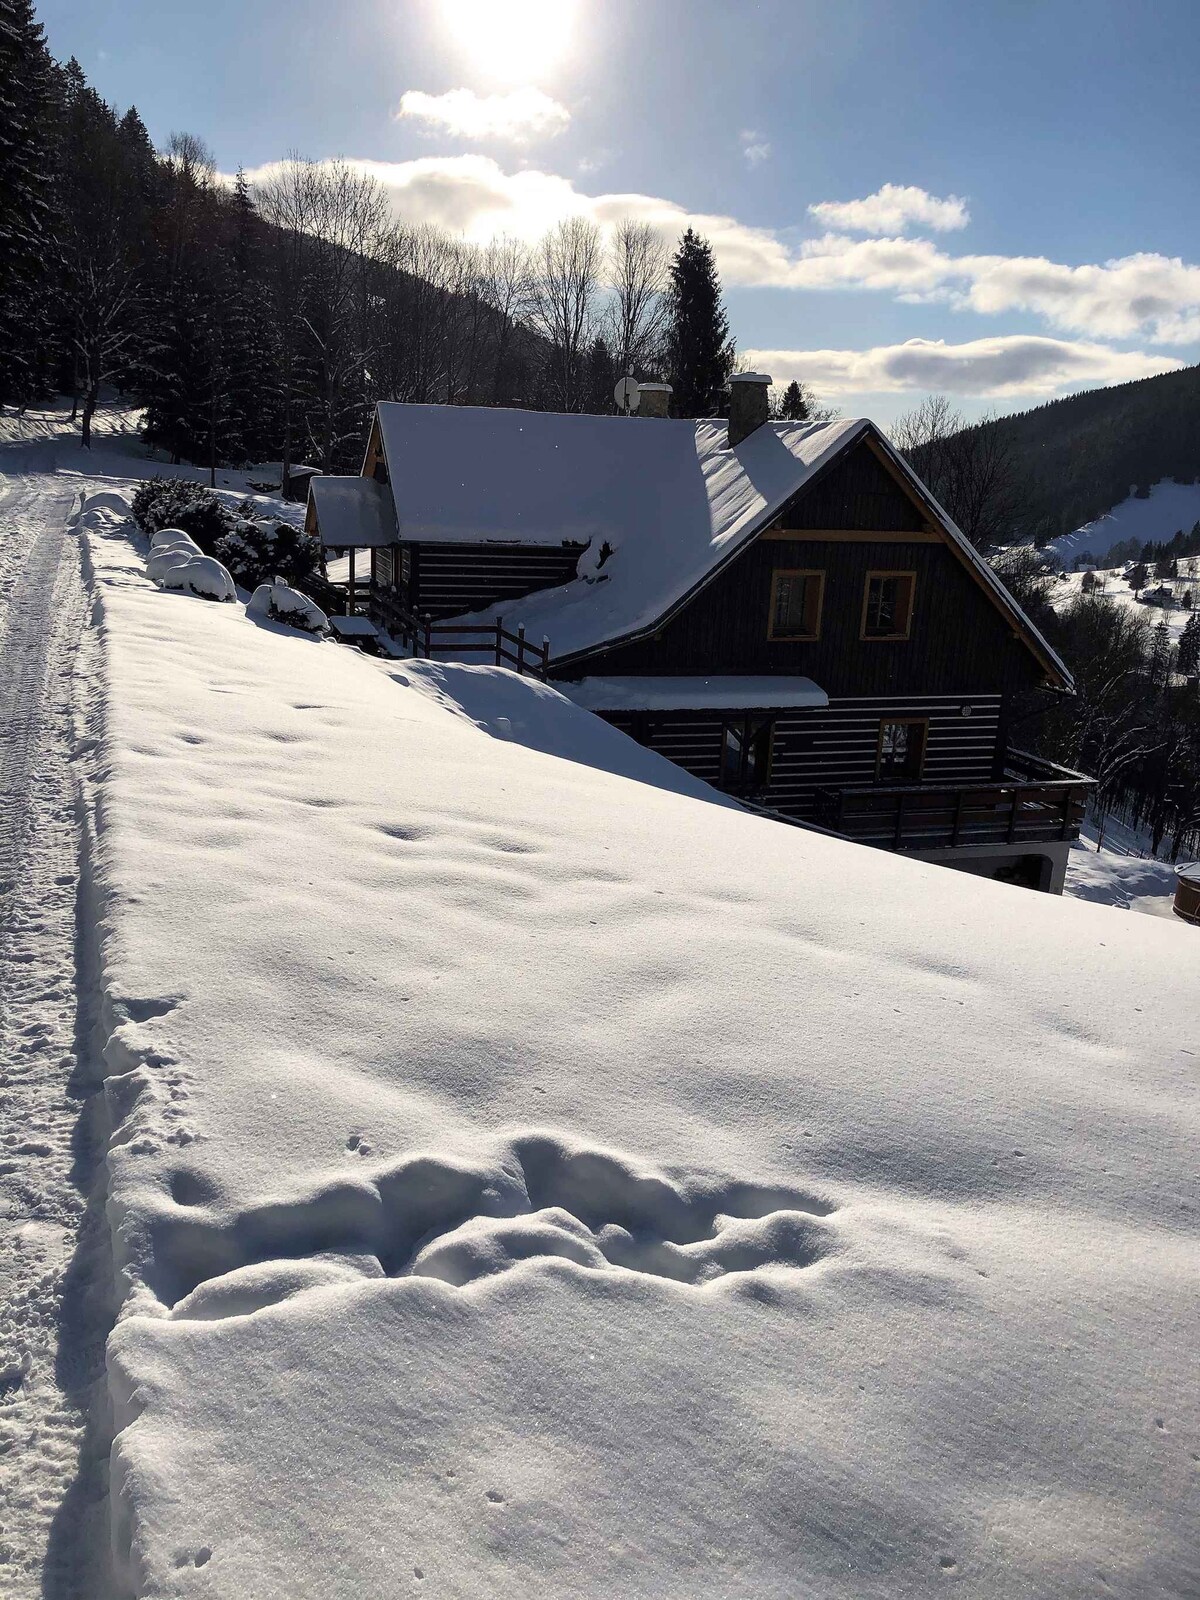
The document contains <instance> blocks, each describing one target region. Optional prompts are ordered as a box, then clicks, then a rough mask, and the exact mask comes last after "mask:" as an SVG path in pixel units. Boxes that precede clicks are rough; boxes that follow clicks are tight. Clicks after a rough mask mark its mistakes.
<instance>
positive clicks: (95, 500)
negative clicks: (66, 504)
mask: <svg viewBox="0 0 1200 1600" xmlns="http://www.w3.org/2000/svg"><path fill="white" fill-rule="evenodd" d="M129 509H130V507H129V500H128V497H127V496H125V495H123V494H118V492H117V491H116V490H115V489H99V490H97V492H96V493H95V494H89V495H88V497H87V499H86V500H85V501H84V502H83V505H82V507H81V510H83V511H113V512H115V513H116V515H117V516H118V517H127V516H128V515H129Z"/></svg>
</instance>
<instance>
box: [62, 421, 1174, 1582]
mask: <svg viewBox="0 0 1200 1600" xmlns="http://www.w3.org/2000/svg"><path fill="white" fill-rule="evenodd" d="M630 426H631V427H636V426H637V424H630ZM661 426H663V427H670V426H671V424H667V423H664V424H661ZM83 537H84V539H85V541H86V545H87V551H88V560H89V565H90V571H91V584H92V591H93V593H92V607H93V612H92V614H93V616H94V617H95V618H96V625H97V627H98V629H99V637H100V639H101V641H102V643H103V647H104V663H105V665H104V675H103V684H104V693H105V719H104V723H103V727H102V729H101V731H100V734H99V742H98V744H97V747H96V750H95V753H94V762H95V777H94V784H95V787H94V789H91V790H90V791H89V795H88V805H87V810H86V816H87V827H88V836H89V845H88V849H89V856H90V859H91V860H92V862H93V863H94V865H93V868H92V870H91V874H90V881H91V883H92V885H93V891H92V892H93V893H94V895H95V897H96V899H95V904H94V906H92V908H91V910H90V912H89V915H91V916H92V917H94V918H95V920H96V925H97V927H98V929H99V930H100V932H101V935H102V941H103V942H102V972H101V978H100V981H101V984H102V993H103V1001H104V1016H105V1019H106V1032H107V1043H106V1046H105V1056H106V1060H107V1062H108V1071H109V1075H110V1076H109V1081H108V1090H107V1095H108V1102H109V1107H110V1113H111V1117H112V1121H113V1125H114V1128H115V1133H114V1138H113V1143H112V1146H111V1149H110V1152H109V1156H108V1169H109V1195H108V1215H109V1219H110V1223H111V1226H112V1230H113V1243H114V1251H115V1263H116V1267H117V1270H118V1273H119V1275H120V1282H121V1285H122V1292H123V1294H124V1296H125V1298H124V1304H123V1308H122V1316H121V1320H120V1322H119V1324H118V1326H117V1328H116V1330H115V1332H114V1333H113V1335H112V1338H111V1340H110V1342H109V1355H108V1361H109V1381H110V1388H111V1393H112V1398H113V1404H114V1414H115V1420H116V1425H117V1427H118V1429H119V1430H120V1431H119V1432H118V1435H117V1438H116V1442H115V1446H114V1451H113V1478H112V1486H113V1526H114V1545H115V1550H116V1555H117V1559H118V1564H119V1568H120V1572H121V1576H122V1580H123V1582H124V1583H125V1585H126V1586H127V1588H128V1589H129V1591H130V1592H132V1593H135V1594H137V1595H144V1596H150V1595H155V1596H158V1595H167V1594H185V1593H197V1594H198V1593H200V1592H202V1591H203V1592H206V1593H213V1594H216V1593H220V1594H223V1595H247V1596H249V1595H253V1596H254V1597H255V1600H277V1597H284V1596H286V1597H288V1600H308V1597H313V1600H316V1597H318V1596H319V1597H321V1600H344V1597H351V1596H353V1597H354V1600H374V1597H378V1600H383V1597H385V1596H386V1597H389V1600H390V1597H391V1596H394V1595H396V1594H400V1593H420V1592H422V1591H427V1592H429V1593H434V1592H438V1593H442V1594H452V1595H456V1596H472V1597H474V1596H478V1597H484V1596H487V1597H491V1596H496V1595H501V1594H521V1595H528V1596H535V1597H551V1596H553V1597H556V1600H557V1597H560V1596H562V1595H565V1594H570V1595H573V1596H579V1597H591V1596H601V1595H604V1596H611V1595H613V1594H636V1595H647V1596H648V1595H663V1596H668V1595H669V1596H676V1595H678V1596H682V1595H692V1594H701V1593H702V1594H705V1595H711V1596H728V1597H733V1596H738V1597H741V1596H746V1595H754V1596H764V1597H780V1600H782V1597H784V1596H794V1595H796V1594H801V1593H804V1594H819V1595H821V1596H822V1597H823V1600H825V1597H828V1600H863V1597H876V1596H877V1597H880V1600H882V1597H885V1596H886V1597H888V1600H905V1597H916V1596H924V1595H927V1594H929V1593H930V1592H931V1591H932V1588H933V1586H934V1585H935V1584H940V1583H943V1582H950V1581H959V1580H961V1581H964V1582H965V1583H967V1584H968V1586H969V1587H970V1589H971V1592H972V1593H974V1594H978V1595H983V1596H989V1597H996V1600H1000V1597H1007V1596H1011V1595H1016V1594H1031V1595H1032V1594H1037V1595H1050V1594H1053V1595H1056V1596H1076V1595H1078V1596H1083V1595H1085V1594H1091V1593H1094V1592H1096V1591H1097V1590H1098V1589H1099V1588H1103V1589H1104V1591H1105V1592H1112V1593H1116V1594H1123V1595H1127V1596H1130V1597H1133V1596H1140V1595H1146V1594H1151V1593H1155V1594H1159V1593H1161V1594H1164V1595H1175V1596H1183V1595H1185V1594H1188V1593H1194V1592H1195V1590H1196V1586H1197V1583H1198V1582H1200V1565H1198V1557H1197V1546H1196V1541H1195V1517H1194V1511H1193V1510H1192V1509H1190V1507H1189V1505H1188V1497H1189V1496H1190V1494H1191V1488H1190V1487H1188V1486H1194V1483H1195V1480H1196V1458H1197V1455H1198V1454H1200V1432H1198V1430H1197V1424H1196V1419H1195V1415H1194V1406H1193V1402H1194V1396H1195V1392H1196V1380H1197V1376H1198V1371H1197V1357H1196V1351H1195V1338H1194V1311H1195V1301H1194V1283H1195V1276H1194V1268H1195V1259H1196V1232H1197V1228H1196V1215H1197V1214H1196V1206H1197V1202H1198V1200H1200V1194H1198V1193H1197V1182H1196V1171H1195V1160H1194V1151H1195V1142H1196V1137H1197V1134H1198V1132H1200V1109H1198V1106H1197V1098H1196V1092H1195V1090H1196V1062H1197V1051H1198V1050H1200V1045H1198V1044H1197V1041H1196V1037H1195V985H1196V979H1195V970H1194V966H1193V965H1192V962H1191V961H1190V960H1189V958H1188V955H1187V952H1188V951H1189V950H1190V949H1192V948H1194V947H1192V946H1188V945H1187V944H1186V943H1181V942H1180V940H1181V938H1182V937H1190V936H1191V931H1190V930H1184V931H1183V932H1182V933H1181V930H1180V929H1179V928H1178V927H1168V926H1167V925H1166V924H1159V923H1158V922H1156V921H1155V920H1153V919H1151V918H1129V917H1120V916H1114V915H1113V914H1112V912H1111V911H1110V910H1108V909H1106V908H1104V907H1095V906H1088V905H1081V904H1078V903H1073V902H1071V901H1058V900H1055V899H1052V898H1049V897H1044V898H1043V897H1039V896H1036V895H1034V894H1031V893H1029V892H1027V891H1023V890H1019V889H1015V888H1012V887H1009V886H1006V885H999V884H992V883H988V882H984V881H981V880H978V879H971V878H968V877H966V876H962V875H959V874H956V873H953V872H948V871H945V870H944V869H939V868H936V867H933V866H928V865H923V864H921V863H914V862H909V861H904V860H901V859H898V858H896V857H892V856H889V855H887V854H884V853H882V852H877V851H868V850H865V849H862V848H860V847H857V846H854V845H851V844H849V843H846V842H843V841H837V840H832V839H827V838H824V837H821V836H818V835H816V834H811V833H807V832H804V831H801V830H798V829H791V828H784V827H780V826H779V825H778V824H775V823H772V822H770V821H766V820H764V819H761V818H757V817H754V816H751V815H748V814H746V813H744V812H742V811H741V810H739V809H738V808H737V807H735V806H733V805H731V804H729V803H728V802H724V801H722V800H721V799H720V797H717V796H715V795H714V794H713V792H712V791H706V790H705V789H704V786H703V785H700V784H698V783H697V782H696V781H695V780H692V779H689V778H688V777H687V775H686V774H684V773H682V772H681V771H679V769H676V768H672V767H670V766H669V764H667V763H666V762H664V761H661V760H660V759H659V758H657V757H655V756H654V755H652V754H651V753H650V752H648V751H645V750H642V749H640V748H639V747H638V746H636V745H635V744H633V743H632V741H629V740H626V739H624V738H623V737H622V736H621V735H620V734H618V733H617V732H616V731H615V730H614V729H612V728H610V727H608V726H606V725H605V724H603V723H601V722H599V721H598V720H597V719H595V718H593V717H592V716H590V715H589V714H588V713H587V712H585V711H583V710H581V709H580V708H578V707H575V706H573V705H571V704H570V703H569V702H568V701H567V700H566V699H565V698H564V697H563V696H562V695H560V694H558V693H557V692H556V691H555V690H554V689H552V688H551V687H549V686H548V685H543V684H539V683H536V682H534V681H531V680H528V679H523V678H517V677H515V676H514V675H512V674H510V673H507V672H504V671H501V670H499V669H495V668H483V667H476V668H470V667H463V666H455V665H452V664H445V663H435V662H402V663H393V662H379V661H373V660H371V659H369V658H367V657H364V656H362V655H360V654H359V653H357V652H351V651H346V650H338V649H335V648H333V647H332V646H331V645H330V644H328V643H321V642H317V641H314V640H311V639H306V638H304V637H302V636H300V635H298V634H295V633H291V632H289V631H288V630H284V629H276V630H267V629H261V628H257V627H255V626H254V625H253V623H252V621H250V620H249V619H247V618H246V616H245V615H244V613H243V612H242V611H241V608H240V607H234V606H180V605H177V604H175V603H174V602H173V600H172V597H170V596H167V595H163V594H161V593H159V592H156V591H155V590H154V589H153V587H152V586H151V585H150V584H149V582H148V581H147V580H146V579H145V577H144V576H143V575H142V571H141V560H140V555H139V553H138V549H137V548H135V547H134V546H133V545H131V544H130V543H129V541H128V540H127V539H126V538H125V537H124V536H123V535H121V534H119V533H105V532H98V531H95V530H91V531H86V532H85V533H84V535H83ZM1135 924H1136V925H1135ZM1147 996H1152V997H1153V999H1152V1002H1150V1001H1143V997H1147Z"/></svg>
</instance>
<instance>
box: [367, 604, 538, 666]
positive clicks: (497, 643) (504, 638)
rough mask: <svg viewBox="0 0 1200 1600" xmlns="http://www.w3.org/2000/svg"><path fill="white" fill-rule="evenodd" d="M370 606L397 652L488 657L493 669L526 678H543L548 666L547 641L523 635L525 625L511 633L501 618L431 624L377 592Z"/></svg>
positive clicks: (439, 656)
mask: <svg viewBox="0 0 1200 1600" xmlns="http://www.w3.org/2000/svg"><path fill="white" fill-rule="evenodd" d="M372 603H373V604H374V606H375V607H376V608H377V609H378V611H379V613H380V620H381V622H382V624H383V626H384V627H385V628H386V629H387V630H388V632H389V633H390V634H391V636H392V638H393V639H395V640H396V643H397V644H399V645H400V647H401V649H404V650H408V651H409V652H411V654H412V655H414V656H424V657H426V658H428V659H429V660H452V661H457V660H460V659H461V658H462V657H463V656H471V655H482V656H487V657H490V658H491V660H492V662H493V663H494V665H496V666H497V667H512V668H513V670H514V671H516V672H519V673H521V674H523V675H524V676H526V677H531V678H541V679H542V680H543V682H544V681H545V679H546V676H547V672H548V669H549V666H550V641H549V639H547V638H546V637H545V636H543V638H542V642H541V644H535V643H534V641H533V640H532V639H527V638H526V636H525V624H524V623H519V624H518V626H517V630H516V632H515V633H514V632H513V631H512V630H511V629H510V628H506V627H505V626H504V619H503V618H502V617H497V618H496V620H495V622H478V623H461V622H455V623H442V622H434V621H433V620H432V618H431V617H430V616H429V615H428V614H426V615H425V616H423V617H418V616H415V615H414V614H413V613H412V612H411V611H406V610H405V608H404V607H403V606H401V605H399V604H398V603H397V602H396V601H394V600H392V599H391V598H390V597H388V596H384V595H381V594H380V593H379V592H378V590H376V591H375V592H374V594H373V595H372Z"/></svg>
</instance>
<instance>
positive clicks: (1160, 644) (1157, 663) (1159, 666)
mask: <svg viewBox="0 0 1200 1600" xmlns="http://www.w3.org/2000/svg"><path fill="white" fill-rule="evenodd" d="M1171 655H1172V648H1171V628H1170V625H1169V624H1168V622H1167V619H1166V617H1164V618H1163V619H1162V621H1161V622H1160V623H1159V624H1158V626H1157V627H1156V628H1155V630H1154V632H1153V634H1152V635H1151V638H1150V660H1149V663H1148V667H1149V674H1150V682H1151V683H1153V684H1155V685H1156V686H1157V687H1158V688H1165V686H1166V684H1167V682H1168V680H1169V679H1170V676H1171Z"/></svg>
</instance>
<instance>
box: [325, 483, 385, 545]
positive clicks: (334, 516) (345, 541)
mask: <svg viewBox="0 0 1200 1600" xmlns="http://www.w3.org/2000/svg"><path fill="white" fill-rule="evenodd" d="M308 503H309V507H310V510H311V511H312V512H313V514H314V515H315V517H316V526H317V533H318V534H319V536H320V539H321V543H322V545H323V546H324V547H325V549H326V550H369V549H372V548H374V547H376V546H378V545H388V544H395V542H396V540H397V538H398V537H399V534H398V533H397V530H396V512H395V508H394V506H393V504H392V496H391V492H390V491H389V490H388V489H386V488H385V487H384V485H383V484H381V483H376V482H375V480H374V479H373V478H361V477H354V478H332V477H321V478H313V479H312V480H311V481H310V482H309V485H308Z"/></svg>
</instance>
